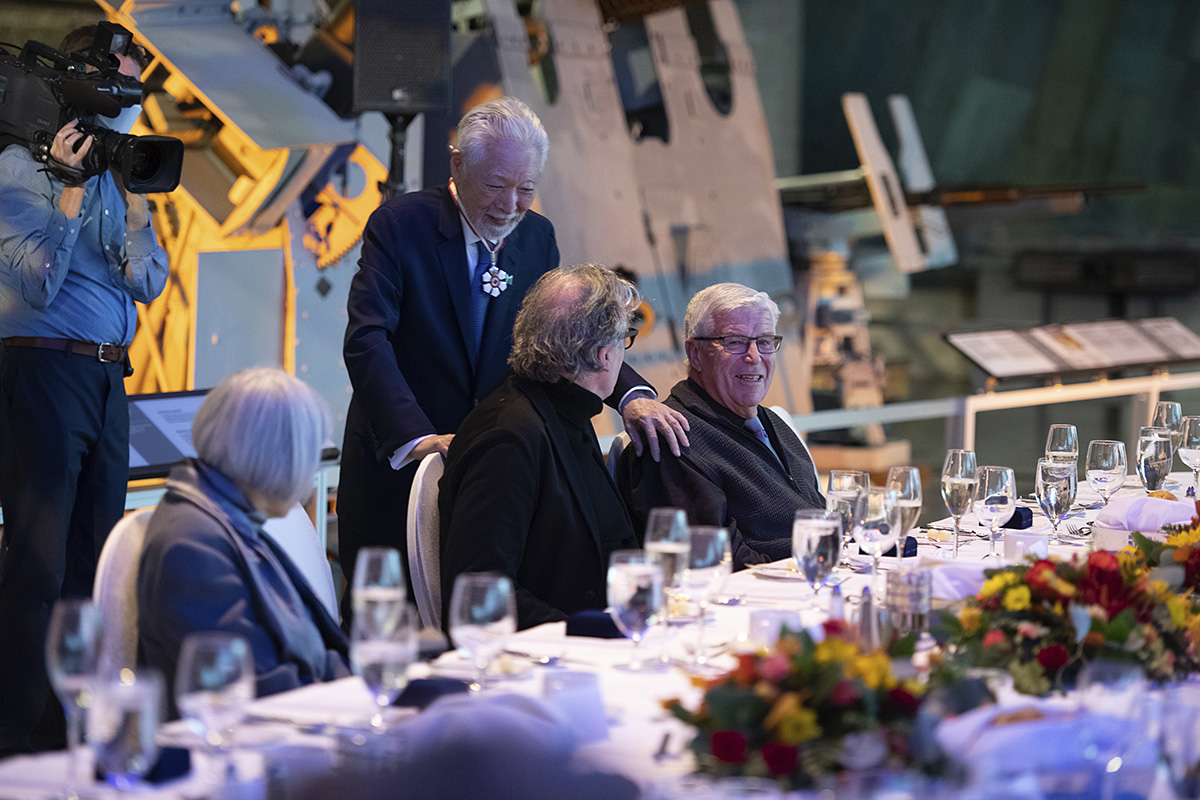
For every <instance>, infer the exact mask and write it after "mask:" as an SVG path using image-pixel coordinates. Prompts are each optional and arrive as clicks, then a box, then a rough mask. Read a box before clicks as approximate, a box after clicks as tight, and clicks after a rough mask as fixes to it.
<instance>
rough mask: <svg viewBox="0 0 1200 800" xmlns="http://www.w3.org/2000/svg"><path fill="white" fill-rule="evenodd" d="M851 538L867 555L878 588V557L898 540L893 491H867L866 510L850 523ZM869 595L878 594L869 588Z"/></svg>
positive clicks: (881, 488)
mask: <svg viewBox="0 0 1200 800" xmlns="http://www.w3.org/2000/svg"><path fill="white" fill-rule="evenodd" d="M854 538H855V540H856V541H857V542H858V546H859V547H861V548H862V549H863V550H866V551H867V552H868V553H870V554H871V580H872V581H873V582H876V584H877V587H878V581H877V577H878V575H879V557H880V556H882V555H883V554H884V553H885V552H887V551H888V550H890V549H891V548H893V547H895V546H896V543H897V542H899V540H900V506H898V505H897V504H896V492H895V490H893V489H888V488H885V487H876V488H874V489H871V490H870V491H868V492H867V504H866V510H865V511H863V515H862V518H861V519H860V520H859V521H858V522H857V523H856V524H855V526H854ZM872 596H873V597H876V598H879V597H880V594H879V592H878V591H872Z"/></svg>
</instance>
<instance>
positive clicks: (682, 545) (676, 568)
mask: <svg viewBox="0 0 1200 800" xmlns="http://www.w3.org/2000/svg"><path fill="white" fill-rule="evenodd" d="M644 541H645V544H646V553H647V555H649V557H650V560H651V561H652V562H654V563H656V564H658V565H659V567H661V568H662V574H663V611H662V613H661V614H659V615H658V624H659V625H661V626H662V654H661V657H660V667H663V668H665V667H667V666H669V665H670V663H671V653H670V650H671V648H670V644H671V601H672V600H674V599H676V598H681V597H683V595H684V591H683V570H684V568H685V566H686V562H687V554H688V551H689V550H690V549H691V546H692V545H691V542H692V534H691V531H690V530H689V529H688V524H687V514H686V513H685V512H684V510H683V509H682V508H670V507H662V508H652V509H650V516H649V517H647V518H646V535H645V537H644Z"/></svg>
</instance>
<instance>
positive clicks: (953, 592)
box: [920, 555, 1004, 600]
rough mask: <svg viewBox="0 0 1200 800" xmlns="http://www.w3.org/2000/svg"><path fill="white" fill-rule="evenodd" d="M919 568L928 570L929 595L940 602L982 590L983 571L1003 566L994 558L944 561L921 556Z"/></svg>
mask: <svg viewBox="0 0 1200 800" xmlns="http://www.w3.org/2000/svg"><path fill="white" fill-rule="evenodd" d="M920 566H921V567H922V568H924V567H928V568H930V571H931V575H932V579H931V581H932V582H931V584H930V592H929V593H930V595H932V596H933V597H936V598H938V599H940V600H961V599H963V598H964V597H970V596H971V595H973V594H978V593H979V590H980V589H982V588H983V581H984V574H983V571H984V570H985V569H994V568H996V567H1001V566H1004V563H1003V562H1001V561H998V560H997V559H994V558H957V559H946V558H936V557H934V556H927V555H922V556H921V561H920Z"/></svg>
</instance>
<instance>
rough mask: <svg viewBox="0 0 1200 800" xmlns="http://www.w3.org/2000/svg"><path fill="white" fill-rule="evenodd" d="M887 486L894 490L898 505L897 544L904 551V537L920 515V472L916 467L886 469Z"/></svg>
mask: <svg viewBox="0 0 1200 800" xmlns="http://www.w3.org/2000/svg"><path fill="white" fill-rule="evenodd" d="M884 485H885V486H887V488H889V489H892V490H893V491H895V492H896V505H898V506H900V535H901V540H900V544H899V545H898V546H899V548H900V550H901V552H903V551H904V539H903V537H905V536H907V535H908V534H909V532H910V531H911V530H912V529H913V527H914V526H915V525H916V524H917V519H918V518H920V516H921V503H922V497H921V473H920V471H918V470H917V468H916V467H892V468H891V469H889V470H888V474H887V483H886V484H884Z"/></svg>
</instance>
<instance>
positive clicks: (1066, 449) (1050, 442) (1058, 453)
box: [1046, 424, 1079, 463]
mask: <svg viewBox="0 0 1200 800" xmlns="http://www.w3.org/2000/svg"><path fill="white" fill-rule="evenodd" d="M1046 458H1049V459H1053V460H1054V461H1061V462H1063V463H1066V462H1067V461H1078V460H1079V434H1078V433H1077V432H1076V431H1075V426H1074V425H1061V424H1060V425H1051V426H1050V432H1049V433H1048V434H1046Z"/></svg>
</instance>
